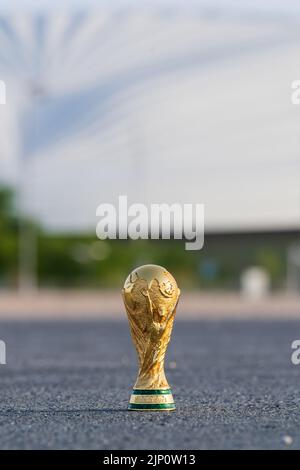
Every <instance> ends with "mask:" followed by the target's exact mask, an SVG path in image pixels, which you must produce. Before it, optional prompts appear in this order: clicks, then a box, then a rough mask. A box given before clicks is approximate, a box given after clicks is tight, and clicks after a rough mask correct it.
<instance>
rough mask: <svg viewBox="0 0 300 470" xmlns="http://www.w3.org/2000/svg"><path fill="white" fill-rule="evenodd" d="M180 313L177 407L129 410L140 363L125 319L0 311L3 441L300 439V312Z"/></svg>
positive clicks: (141, 445)
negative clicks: (213, 316) (269, 317)
mask: <svg viewBox="0 0 300 470" xmlns="http://www.w3.org/2000/svg"><path fill="white" fill-rule="evenodd" d="M175 323H176V324H175V327H174V331H173V337H172V341H171V344H170V346H169V349H168V353H167V358H166V366H167V367H166V372H167V377H168V379H169V383H170V385H171V386H172V390H173V394H174V397H175V400H176V405H177V408H178V409H177V411H176V412H169V413H168V412H164V413H155V412H147V413H145V412H144V413H142V412H129V411H127V410H126V406H127V402H128V399H129V396H130V392H131V387H132V385H133V383H134V380H135V377H136V371H137V366H136V357H135V351H134V349H133V346H132V344H131V339H130V336H129V329H128V326H127V324H126V323H125V322H124V323H120V322H113V321H111V322H105V321H102V322H101V321H99V322H73V323H63V322H61V323H60V322H53V323H51V322H49V323H17V322H9V323H3V322H2V323H0V339H2V340H4V341H5V342H6V345H7V365H1V366H0V390H1V391H0V397H1V398H0V448H1V449H54V448H55V449H61V448H64V449H66V448H68V449H81V448H83V449H92V448H93V449H244V448H248V449H249V448H250V449H251V448H256V449H262V448H263V449H269V448H290V449H293V448H300V431H299V430H300V366H294V365H292V364H291V359H290V357H291V342H292V341H293V340H294V339H298V338H299V339H300V322H295V321H290V322H289V321H285V322H279V321H276V322H275V321H268V322H263V321H260V322H259V321H240V322H237V321H223V322H216V321H211V322H204V321H198V322H182V321H177V322H175Z"/></svg>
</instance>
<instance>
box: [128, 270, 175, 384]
mask: <svg viewBox="0 0 300 470" xmlns="http://www.w3.org/2000/svg"><path fill="white" fill-rule="evenodd" d="M122 295H123V300H124V304H125V308H126V311H127V315H128V320H129V325H130V331H131V336H132V339H133V342H134V344H135V347H136V350H137V355H138V361H139V373H138V377H137V380H136V383H135V385H134V388H135V389H139V388H140V389H165V388H169V384H168V382H167V379H166V377H165V372H164V359H165V354H166V350H167V346H168V343H169V341H170V336H171V331H172V327H173V321H174V316H175V312H176V307H177V303H178V299H179V295H180V290H179V288H178V286H177V283H176V281H175V279H174V277H173V276H172V275H171V274H170V273H169V272H168V271H167V270H166V269H165V268H163V267H161V266H157V265H153V264H148V265H145V266H141V267H139V268H137V269H135V270H134V271H133V272H132V273H131V274H130V275H129V276H128V278H127V279H126V281H125V284H124V289H123V291H122Z"/></svg>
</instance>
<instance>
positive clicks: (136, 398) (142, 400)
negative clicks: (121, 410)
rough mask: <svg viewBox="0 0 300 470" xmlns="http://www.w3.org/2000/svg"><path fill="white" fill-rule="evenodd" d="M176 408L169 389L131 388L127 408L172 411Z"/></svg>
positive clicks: (132, 409)
mask: <svg viewBox="0 0 300 470" xmlns="http://www.w3.org/2000/svg"><path fill="white" fill-rule="evenodd" d="M175 409H176V407H175V403H174V400H173V395H172V392H171V390H170V389H169V388H168V389H147V390H141V389H137V388H136V389H133V392H132V395H131V398H130V402H129V405H128V410H130V411H174V410H175Z"/></svg>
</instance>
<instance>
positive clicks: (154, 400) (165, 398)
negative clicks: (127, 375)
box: [130, 393, 174, 405]
mask: <svg viewBox="0 0 300 470" xmlns="http://www.w3.org/2000/svg"><path fill="white" fill-rule="evenodd" d="M130 403H143V404H148V403H151V404H156V405H157V404H162V403H174V399H173V395H172V394H171V393H169V394H168V395H131V398H130Z"/></svg>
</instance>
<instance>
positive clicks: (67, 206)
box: [0, 2, 300, 230]
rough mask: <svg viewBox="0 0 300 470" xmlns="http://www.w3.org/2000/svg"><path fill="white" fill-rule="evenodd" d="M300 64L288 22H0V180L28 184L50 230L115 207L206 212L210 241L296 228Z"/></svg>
mask: <svg viewBox="0 0 300 470" xmlns="http://www.w3.org/2000/svg"><path fill="white" fill-rule="evenodd" d="M223 3H224V2H222V4H223ZM229 3H234V2H229ZM299 53H300V28H299V22H298V17H296V18H295V17H293V15H289V14H288V12H286V15H284V16H277V15H274V14H270V15H269V14H267V13H264V15H263V16H261V15H258V14H257V12H256V13H255V12H253V14H247V15H244V14H241V13H240V12H239V14H238V15H235V14H234V10H229V11H228V12H226V11H225V12H224V11H223V10H221V11H220V13H219V14H218V11H217V10H213V11H211V10H207V9H203V10H201V9H197V10H195V12H194V14H193V10H191V11H188V12H183V11H181V10H177V9H176V8H175V9H174V10H172V14H171V12H170V11H168V12H166V11H165V10H163V9H161V8H159V7H155V8H150V9H149V8H148V9H147V10H141V9H135V8H131V9H129V10H119V9H116V10H113V9H110V10H108V9H103V10H101V11H97V12H95V11H90V12H87V13H73V14H69V13H66V12H64V13H57V12H55V11H51V12H48V13H45V14H43V15H36V14H35V13H31V12H27V13H26V14H24V13H22V14H21V13H16V12H10V13H5V14H3V15H2V16H1V14H0V79H2V80H5V83H6V86H7V104H6V105H5V106H3V105H1V106H0V125H1V140H0V152H1V153H0V177H1V180H2V181H4V182H16V181H17V180H18V178H19V176H20V175H21V177H22V179H24V174H25V173H26V181H27V205H28V207H29V208H30V210H31V211H33V212H34V214H35V215H36V216H38V217H39V218H40V219H41V220H42V221H43V223H45V224H46V225H48V226H49V227H50V228H55V229H57V228H59V229H80V230H82V229H87V228H91V229H93V228H94V227H95V224H96V217H95V211H96V207H97V206H98V204H99V203H101V202H113V201H116V199H117V197H118V195H121V194H127V195H128V198H129V202H144V203H147V204H149V203H151V202H167V203H168V202H169V203H171V202H182V203H187V202H195V203H196V202H199V203H204V204H205V206H206V227H207V229H210V230H221V229H222V230H223V229H229V230H232V229H267V228H274V229H278V228H285V227H286V228H293V227H294V228H295V227H299V226H300V133H299V128H300V106H295V105H292V104H291V100H290V96H291V83H292V81H293V80H295V79H300V69H299V64H300V62H299Z"/></svg>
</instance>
